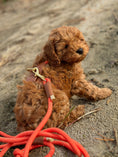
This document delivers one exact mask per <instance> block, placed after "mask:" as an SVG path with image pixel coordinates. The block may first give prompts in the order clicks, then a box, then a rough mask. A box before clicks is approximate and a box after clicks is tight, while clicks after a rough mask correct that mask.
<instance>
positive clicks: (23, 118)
mask: <svg viewBox="0 0 118 157" xmlns="http://www.w3.org/2000/svg"><path fill="white" fill-rule="evenodd" d="M88 50H89V48H88V46H87V43H86V42H85V40H84V37H83V35H82V33H81V32H80V31H79V30H78V29H77V28H75V27H69V26H63V27H60V28H57V29H54V30H53V31H52V32H51V34H50V36H49V39H48V41H47V43H46V45H45V46H44V50H43V53H42V54H41V55H39V56H37V57H36V59H35V62H34V64H33V66H39V65H40V64H41V63H42V62H44V61H46V60H47V61H48V64H47V65H45V67H44V68H43V70H42V75H44V76H45V77H48V78H50V79H51V81H52V87H53V92H54V95H55V97H56V99H55V100H53V113H52V115H51V117H50V119H49V120H48V122H47V124H46V126H45V127H58V126H59V125H60V123H61V122H62V121H63V119H64V118H65V116H66V115H67V113H68V112H69V110H70V103H69V98H70V97H71V96H72V95H78V96H82V97H86V98H88V99H91V100H100V99H104V98H106V97H108V96H110V95H111V93H112V92H111V90H110V89H108V88H98V87H96V86H95V85H93V84H91V83H90V82H88V81H86V80H85V75H84V73H83V70H82V68H81V65H80V62H81V61H82V60H83V59H84V58H85V57H86V55H87V53H88ZM18 89H19V93H18V97H17V101H16V105H15V109H14V111H15V114H16V119H17V123H18V128H20V129H21V130H22V131H23V130H29V129H35V128H36V127H37V126H38V124H39V123H40V121H41V120H42V118H43V117H44V115H45V114H46V111H47V103H48V102H47V97H46V94H45V90H44V87H43V85H42V82H41V81H40V80H37V81H33V80H32V81H31V80H29V81H28V79H26V80H25V81H24V85H22V86H19V87H18ZM83 113H84V106H82V105H80V106H78V107H76V108H75V109H74V110H73V111H72V112H71V114H70V115H69V116H68V118H67V120H66V122H64V124H63V126H62V127H64V126H66V125H67V124H68V123H69V122H71V121H73V120H75V119H76V118H77V117H79V116H81V115H82V114H83Z"/></svg>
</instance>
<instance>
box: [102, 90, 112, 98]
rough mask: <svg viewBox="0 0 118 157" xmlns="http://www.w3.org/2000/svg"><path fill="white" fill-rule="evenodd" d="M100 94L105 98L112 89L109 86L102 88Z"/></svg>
mask: <svg viewBox="0 0 118 157" xmlns="http://www.w3.org/2000/svg"><path fill="white" fill-rule="evenodd" d="M102 94H103V97H104V98H107V97H109V96H110V95H111V94H112V90H111V89H109V88H102Z"/></svg>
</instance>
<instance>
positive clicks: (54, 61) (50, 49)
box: [44, 41, 60, 66]
mask: <svg viewBox="0 0 118 157" xmlns="http://www.w3.org/2000/svg"><path fill="white" fill-rule="evenodd" d="M44 53H45V55H46V57H47V60H48V63H49V64H51V65H57V66H58V65H60V59H59V57H58V55H57V54H56V49H55V45H54V43H53V41H48V42H47V43H46V45H45V46H44Z"/></svg>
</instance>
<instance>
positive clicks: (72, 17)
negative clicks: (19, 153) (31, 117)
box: [0, 0, 118, 157]
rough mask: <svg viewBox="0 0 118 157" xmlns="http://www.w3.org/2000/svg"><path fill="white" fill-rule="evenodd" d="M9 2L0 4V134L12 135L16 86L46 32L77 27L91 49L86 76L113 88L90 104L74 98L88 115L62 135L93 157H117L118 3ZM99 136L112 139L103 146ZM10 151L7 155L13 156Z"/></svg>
mask: <svg viewBox="0 0 118 157" xmlns="http://www.w3.org/2000/svg"><path fill="white" fill-rule="evenodd" d="M25 2H26V3H24V2H23V0H22V1H10V2H7V3H5V4H4V5H2V4H0V130H2V131H4V132H6V133H8V134H11V135H15V134H16V120H15V117H14V113H13V108H14V105H15V101H16V95H17V88H16V85H17V84H21V83H22V78H23V75H24V73H25V70H26V68H27V67H29V66H30V65H31V64H32V62H33V60H34V58H35V56H36V55H37V54H38V53H40V52H41V49H42V47H43V45H44V44H45V42H46V40H47V38H48V35H49V32H50V31H51V30H52V29H53V28H55V27H59V26H62V25H72V26H76V27H77V28H79V29H80V30H81V31H82V32H83V34H84V36H85V39H86V40H87V42H88V44H89V46H90V51H89V54H88V56H87V57H86V59H85V60H84V61H83V63H82V65H83V68H84V70H85V73H86V75H87V79H88V80H91V81H92V82H93V83H94V84H96V85H98V86H99V87H109V88H111V89H112V90H113V94H112V96H111V97H110V98H108V99H105V100H102V101H98V102H89V101H86V100H84V99H80V98H78V97H73V98H72V100H71V101H72V103H73V104H74V105H78V104H85V113H87V112H89V111H92V110H94V109H96V108H101V110H100V111H99V112H97V113H94V114H91V115H89V116H86V117H85V118H83V119H81V120H80V121H78V122H76V123H75V124H73V125H71V126H69V127H68V128H66V129H65V131H66V132H67V133H68V134H69V135H70V136H71V137H72V138H73V139H75V140H77V141H78V142H80V143H81V144H82V145H83V146H84V147H85V148H86V150H87V151H88V152H89V154H90V156H91V157H117V156H118V143H117V141H118V139H117V137H116V136H115V134H114V128H115V130H116V132H118V106H117V102H118V0H79V1H77V0H60V1H57V0H48V1H47V0H37V1H32V2H30V3H28V1H25ZM99 134H101V135H103V136H105V137H107V138H110V139H114V141H113V142H110V141H108V142H107V143H106V142H104V141H101V140H97V139H96V138H102V137H101V136H100V135H99ZM12 151H13V149H10V150H9V151H8V152H7V154H6V155H5V157H12V156H13V155H12ZM47 151H48V149H47V148H43V149H37V150H34V151H32V152H31V153H30V155H29V156H30V157H36V156H40V157H43V156H44V155H46V153H47ZM66 156H69V157H74V156H75V155H73V154H72V153H70V152H69V151H68V150H66V149H64V148H61V147H56V152H55V155H54V157H66Z"/></svg>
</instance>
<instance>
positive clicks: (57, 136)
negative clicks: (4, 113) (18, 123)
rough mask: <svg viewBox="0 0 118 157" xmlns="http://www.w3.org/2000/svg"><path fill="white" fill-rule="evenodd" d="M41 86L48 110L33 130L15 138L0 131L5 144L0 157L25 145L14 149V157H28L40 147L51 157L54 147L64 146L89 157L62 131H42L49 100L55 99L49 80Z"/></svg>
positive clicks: (50, 110)
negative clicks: (46, 147) (43, 88)
mask: <svg viewBox="0 0 118 157" xmlns="http://www.w3.org/2000/svg"><path fill="white" fill-rule="evenodd" d="M35 72H36V71H35ZM36 76H37V75H36ZM41 76H42V75H41ZM43 84H44V87H45V89H46V94H47V97H48V110H47V113H46V115H45V116H44V118H43V120H42V121H41V122H40V124H39V125H38V127H37V128H36V129H35V130H31V131H24V132H21V133H20V134H18V135H16V136H10V135H8V134H6V133H4V132H2V131H0V136H2V137H0V142H2V143H5V144H2V145H0V157H3V156H4V154H5V153H6V152H7V150H8V149H9V148H11V147H13V146H19V145H25V147H24V148H23V149H18V148H16V149H15V150H14V152H13V154H14V156H15V157H28V154H29V151H30V150H32V149H35V148H39V147H42V146H48V147H49V148H50V151H49V153H48V154H47V155H46V156H45V157H52V156H53V154H54V151H55V147H54V145H59V146H64V147H66V148H67V149H69V150H70V151H72V152H73V153H75V154H76V155H78V157H81V156H82V155H83V156H84V157H90V156H89V154H88V152H87V151H86V150H85V149H84V147H83V146H82V145H81V144H79V143H78V142H77V141H75V140H73V139H72V138H70V137H69V136H68V135H67V134H66V133H65V132H64V131H63V130H61V129H59V128H47V129H44V130H42V128H43V127H44V126H45V124H46V123H47V121H48V119H49V118H50V116H51V113H52V100H51V99H54V98H55V97H54V95H53V92H52V89H51V81H50V79H48V78H45V79H43ZM48 89H49V90H48ZM38 138H39V139H38ZM35 139H37V140H38V144H35V143H33V142H34V141H35ZM39 142H40V144H39Z"/></svg>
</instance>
